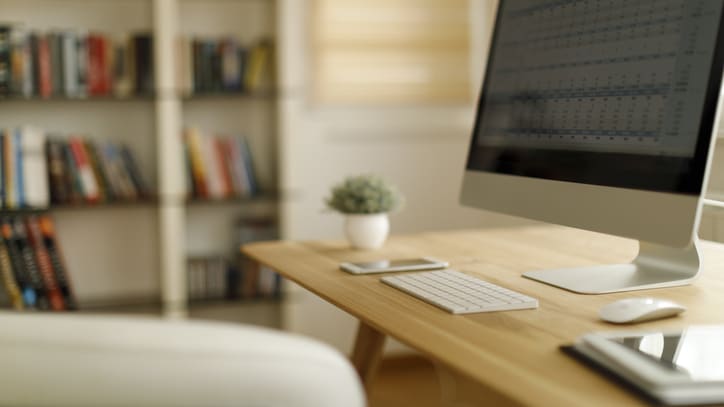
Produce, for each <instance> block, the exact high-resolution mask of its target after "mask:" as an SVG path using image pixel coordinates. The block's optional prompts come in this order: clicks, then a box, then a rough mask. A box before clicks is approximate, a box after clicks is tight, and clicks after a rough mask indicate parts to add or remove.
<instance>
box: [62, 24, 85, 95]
mask: <svg viewBox="0 0 724 407" xmlns="http://www.w3.org/2000/svg"><path fill="white" fill-rule="evenodd" d="M61 44H62V45H61V47H62V54H61V59H62V64H63V94H64V95H65V96H67V97H78V96H80V94H81V91H80V83H79V77H78V76H79V75H78V70H79V69H80V68H79V60H80V58H79V56H78V36H77V35H76V33H74V32H72V31H66V32H64V33H62V34H61Z"/></svg>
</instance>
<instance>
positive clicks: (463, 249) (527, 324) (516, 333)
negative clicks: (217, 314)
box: [244, 226, 724, 406]
mask: <svg viewBox="0 0 724 407" xmlns="http://www.w3.org/2000/svg"><path fill="white" fill-rule="evenodd" d="M244 251H245V252H246V253H247V254H248V255H249V256H251V257H252V258H254V259H256V260H257V261H259V262H260V263H263V264H266V265H268V266H270V267H271V268H273V269H275V270H277V271H278V272H279V273H280V274H282V275H283V276H285V277H287V278H289V279H290V280H293V281H295V282H296V283H298V284H300V285H301V286H303V287H305V288H307V289H308V290H310V291H312V292H314V293H315V294H317V295H319V296H320V297H322V298H324V299H326V300H327V301H329V302H331V303H332V304H334V305H335V306H337V307H339V308H341V309H344V310H345V311H347V312H349V313H350V314H352V315H353V316H355V317H357V318H359V319H360V320H362V321H364V322H366V323H367V324H369V325H370V326H372V327H374V328H376V329H378V330H380V331H381V332H384V333H386V334H388V335H390V336H392V337H394V338H396V339H398V340H400V341H402V342H404V343H406V344H408V345H410V346H412V347H413V348H415V349H417V350H419V351H420V352H422V353H424V354H427V355H429V356H430V357H432V358H434V359H436V360H439V361H441V362H443V363H445V364H447V365H448V366H449V367H451V368H453V369H456V370H458V371H459V372H460V373H462V374H464V375H466V376H468V377H470V378H471V379H473V380H475V381H477V382H479V383H481V384H482V385H484V386H488V387H489V388H490V389H491V390H494V391H496V392H499V393H500V394H501V395H503V396H505V397H507V398H509V399H510V400H511V401H515V402H518V403H521V404H525V405H541V406H543V405H546V406H551V405H601V406H611V405H616V406H626V405H642V404H644V403H643V402H642V401H641V400H640V399H639V398H637V397H636V396H633V395H631V394H630V393H628V392H626V391H624V390H622V389H620V388H619V387H618V386H617V385H615V384H613V383H612V382H611V381H609V380H607V379H606V378H604V377H602V376H600V375H599V374H597V373H596V372H594V371H592V370H590V369H588V368H586V367H585V366H583V365H582V364H580V363H579V362H577V361H575V360H573V359H571V358H570V357H568V356H566V355H564V354H563V353H562V352H560V351H559V349H558V347H559V346H560V345H562V344H569V343H571V342H573V341H574V340H575V339H576V338H577V337H578V336H580V335H581V334H584V333H586V332H590V331H600V330H630V329H649V328H651V329H658V328H664V327H667V328H676V327H682V326H685V325H689V324H713V323H718V324H722V323H724V246H722V245H719V244H716V243H710V242H704V243H703V244H702V251H703V267H704V270H703V271H702V273H701V274H700V275H701V277H700V278H699V279H697V280H696V281H695V282H694V284H692V285H689V286H683V287H675V288H666V289H658V290H645V291H635V292H628V293H617V294H604V295H581V294H575V293H571V292H568V291H565V290H561V289H558V288H554V287H550V286H547V285H544V284H541V283H538V282H535V281H532V280H528V279H526V278H523V277H522V276H521V274H522V273H523V272H525V271H530V270H540V269H553V268H563V267H577V266H586V265H596V264H606V263H625V262H628V261H630V260H631V259H633V258H634V257H635V254H636V251H637V245H636V243H635V242H634V241H632V240H628V239H621V238H616V237H612V236H607V235H602V234H598V233H592V232H585V231H580V230H575V229H570V228H564V227H557V226H535V227H523V228H502V229H487V230H467V231H453V232H431V233H421V234H415V235H407V236H394V237H392V238H390V239H389V240H388V242H387V243H386V244H385V246H384V247H383V248H382V249H379V250H374V251H355V250H351V249H350V248H349V246H348V245H347V243H345V242H342V241H309V242H265V243H255V244H251V245H248V246H245V247H244ZM420 256H432V257H436V258H440V259H444V260H447V261H449V262H450V264H451V267H452V268H455V269H458V270H461V271H463V272H466V273H468V274H471V275H474V276H478V277H480V278H483V279H485V280H488V281H490V282H492V283H495V284H499V285H501V286H503V287H507V288H510V289H513V290H516V291H520V292H522V293H524V294H527V295H529V296H531V297H535V298H538V300H539V303H540V306H539V308H538V309H536V310H521V311H506V312H493V313H481V314H468V315H452V314H449V313H447V312H445V311H442V310H440V309H438V308H436V307H434V306H432V305H428V304H427V303H424V302H422V301H420V300H417V299H415V298H414V297H412V296H410V295H408V294H405V293H403V292H401V291H398V290H396V289H394V288H392V287H389V286H387V285H385V284H383V283H381V282H380V281H379V279H380V277H381V275H379V274H378V275H362V276H359V275H352V274H348V273H345V272H343V271H340V270H339V269H338V265H339V263H340V262H342V261H371V260H375V259H395V258H397V259H400V258H412V257H420ZM644 296H656V297H661V298H667V299H671V300H673V301H676V302H679V303H682V304H684V305H686V306H687V307H688V308H689V310H688V311H687V312H685V313H684V314H682V315H681V316H680V317H677V318H670V319H664V320H659V321H653V322H647V323H642V324H637V325H629V326H623V327H620V326H614V325H610V324H607V323H605V322H602V321H600V320H598V317H597V314H598V309H599V308H600V307H602V306H603V305H605V304H607V303H609V302H612V301H615V300H617V299H621V298H627V297H644Z"/></svg>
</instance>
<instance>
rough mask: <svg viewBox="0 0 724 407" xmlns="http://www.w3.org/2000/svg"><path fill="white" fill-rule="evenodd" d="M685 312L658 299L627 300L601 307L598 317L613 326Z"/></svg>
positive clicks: (682, 307) (681, 306) (683, 308)
mask: <svg viewBox="0 0 724 407" xmlns="http://www.w3.org/2000/svg"><path fill="white" fill-rule="evenodd" d="M684 311H686V307H684V306H683V305H679V304H677V303H675V302H673V301H669V300H662V299H658V298H627V299H624V300H619V301H615V302H612V303H610V304H608V305H605V306H603V307H602V308H601V309H600V310H599V312H598V315H599V316H600V317H601V319H602V320H604V321H608V322H613V323H615V324H627V323H633V322H643V321H649V320H652V319H658V318H666V317H672V316H674V315H679V314H681V313H682V312H684Z"/></svg>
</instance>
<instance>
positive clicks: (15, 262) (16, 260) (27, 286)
mask: <svg viewBox="0 0 724 407" xmlns="http://www.w3.org/2000/svg"><path fill="white" fill-rule="evenodd" d="M0 232H2V235H3V239H4V240H5V245H6V247H7V250H8V254H9V257H10V262H11V264H12V269H13V273H14V275H15V281H17V284H18V287H19V288H20V292H21V294H22V298H23V304H24V306H25V308H29V309H34V308H35V307H36V302H37V297H36V293H35V286H34V285H33V283H32V280H31V277H30V275H29V272H28V271H27V270H26V265H25V262H24V260H23V257H22V256H23V254H22V247H21V244H20V242H19V241H18V239H17V238H16V236H15V232H14V230H13V221H12V219H11V218H7V217H5V218H2V219H0Z"/></svg>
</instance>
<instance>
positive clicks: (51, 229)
mask: <svg viewBox="0 0 724 407" xmlns="http://www.w3.org/2000/svg"><path fill="white" fill-rule="evenodd" d="M38 224H39V226H40V233H41V234H42V237H43V243H44V244H45V247H46V249H47V251H48V257H49V258H50V263H51V265H52V266H53V271H54V272H55V281H56V282H57V284H58V288H59V289H60V292H61V294H62V296H63V303H64V304H65V309H67V310H74V309H77V305H76V304H77V303H76V300H75V295H74V294H73V289H72V286H71V283H70V278H69V276H68V272H67V270H66V268H65V262H64V261H63V256H62V253H61V250H60V245H59V244H58V241H57V238H56V235H55V226H54V225H53V220H52V218H51V217H50V216H48V215H42V216H40V217H39V219H38Z"/></svg>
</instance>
